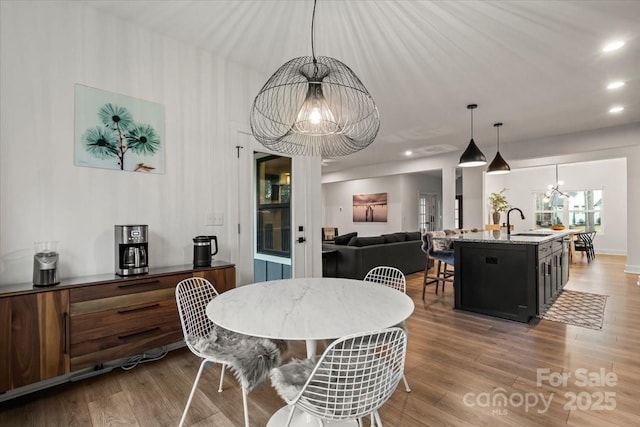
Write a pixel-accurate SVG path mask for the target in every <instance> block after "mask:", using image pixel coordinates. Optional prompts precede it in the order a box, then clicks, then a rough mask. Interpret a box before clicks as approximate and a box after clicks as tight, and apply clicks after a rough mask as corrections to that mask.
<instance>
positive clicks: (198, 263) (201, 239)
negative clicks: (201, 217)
mask: <svg viewBox="0 0 640 427" xmlns="http://www.w3.org/2000/svg"><path fill="white" fill-rule="evenodd" d="M214 246H215V250H214V249H213V247H214ZM217 253H218V238H217V237H216V236H196V237H194V238H193V266H194V267H211V260H212V259H213V256H214V255H215V254H217Z"/></svg>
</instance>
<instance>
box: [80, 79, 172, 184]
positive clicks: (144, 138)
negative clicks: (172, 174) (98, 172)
mask: <svg viewBox="0 0 640 427" xmlns="http://www.w3.org/2000/svg"><path fill="white" fill-rule="evenodd" d="M75 110H76V111H75V147H74V164H75V165H76V166H85V167H92V168H103V169H114V170H121V171H132V172H146V173H164V151H165V150H164V144H165V138H164V106H163V105H162V104H158V103H155V102H150V101H145V100H142V99H137V98H133V97H130V96H126V95H121V94H118V93H113V92H108V91H105V90H100V89H95V88H92V87H88V86H84V85H80V84H76V86H75Z"/></svg>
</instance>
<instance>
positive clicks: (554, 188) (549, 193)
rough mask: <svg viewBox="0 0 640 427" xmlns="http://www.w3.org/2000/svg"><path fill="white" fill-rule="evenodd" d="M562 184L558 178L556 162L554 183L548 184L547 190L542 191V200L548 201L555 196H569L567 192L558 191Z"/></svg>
mask: <svg viewBox="0 0 640 427" xmlns="http://www.w3.org/2000/svg"><path fill="white" fill-rule="evenodd" d="M563 184H564V182H562V181H560V180H559V179H558V165H557V164H556V183H555V185H553V184H549V186H548V188H549V191H547V192H546V193H544V201H545V202H549V201H551V200H552V199H554V198H556V197H562V198H569V193H565V192H563V191H560V186H561V185H563Z"/></svg>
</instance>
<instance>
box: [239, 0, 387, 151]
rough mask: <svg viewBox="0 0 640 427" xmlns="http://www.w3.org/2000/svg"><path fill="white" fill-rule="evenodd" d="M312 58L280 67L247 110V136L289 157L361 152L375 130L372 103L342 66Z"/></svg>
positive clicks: (377, 119)
mask: <svg viewBox="0 0 640 427" xmlns="http://www.w3.org/2000/svg"><path fill="white" fill-rule="evenodd" d="M316 1H317V0H314V2H313V14H312V18H311V52H312V56H311V57H309V56H302V57H298V58H294V59H292V60H290V61H288V62H287V63H285V64H284V65H282V66H281V67H280V68H279V69H278V70H277V71H276V72H275V73H274V74H273V75H272V76H271V77H270V78H269V80H267V82H266V83H265V85H264V86H263V87H262V89H261V90H260V92H258V95H257V96H256V98H255V100H254V101H253V106H252V108H251V114H250V117H249V120H250V124H251V133H252V134H253V136H254V137H255V138H256V139H257V140H258V141H260V143H261V144H262V145H264V146H265V147H267V148H268V149H270V150H273V151H276V152H279V153H284V154H290V155H310V156H317V155H320V156H322V157H335V156H344V155H347V154H351V153H355V152H356V151H359V150H362V149H363V148H366V147H367V146H369V144H371V143H372V142H373V140H374V139H375V138H376V135H377V134H378V130H379V128H380V116H379V114H378V108H377V107H376V104H375V103H374V101H373V98H372V97H371V95H370V94H369V92H368V91H367V89H366V88H365V87H364V85H363V84H362V82H361V81H360V79H359V78H358V76H356V75H355V73H354V72H353V71H352V70H351V69H350V68H349V67H348V66H346V65H345V64H343V63H342V62H340V61H338V60H337V59H334V58H330V57H327V56H319V57H316V51H315V16H316Z"/></svg>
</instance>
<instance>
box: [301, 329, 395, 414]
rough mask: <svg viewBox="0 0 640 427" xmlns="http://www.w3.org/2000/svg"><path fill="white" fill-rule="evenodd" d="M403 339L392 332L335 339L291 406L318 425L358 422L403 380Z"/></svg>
mask: <svg viewBox="0 0 640 427" xmlns="http://www.w3.org/2000/svg"><path fill="white" fill-rule="evenodd" d="M406 352H407V335H406V333H405V332H404V331H403V330H402V329H400V328H397V327H394V328H389V329H384V330H381V331H374V332H367V333H362V334H354V335H349V336H346V337H343V338H340V339H338V340H336V341H334V342H333V343H331V345H330V346H329V347H327V349H326V350H325V352H324V353H323V354H322V356H321V357H320V360H319V361H318V363H317V364H316V367H315V368H314V370H313V372H312V373H311V376H310V377H309V379H308V380H307V382H306V384H305V385H304V387H303V389H302V391H301V392H300V394H299V395H298V396H297V397H296V399H294V401H293V402H292V403H293V404H295V405H297V406H299V407H301V408H302V409H303V410H304V411H305V412H308V413H310V414H312V415H315V416H317V417H319V418H321V419H324V420H352V419H358V418H362V417H364V416H366V415H369V414H371V413H372V412H374V411H376V410H377V409H378V408H379V407H380V406H382V405H383V404H384V403H385V402H386V401H387V399H389V397H390V396H391V394H392V393H393V392H394V390H395V389H396V386H397V385H398V382H399V381H400V379H401V378H402V376H403V372H404V363H405V357H406Z"/></svg>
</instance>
